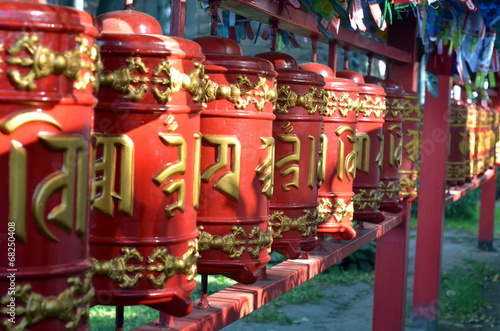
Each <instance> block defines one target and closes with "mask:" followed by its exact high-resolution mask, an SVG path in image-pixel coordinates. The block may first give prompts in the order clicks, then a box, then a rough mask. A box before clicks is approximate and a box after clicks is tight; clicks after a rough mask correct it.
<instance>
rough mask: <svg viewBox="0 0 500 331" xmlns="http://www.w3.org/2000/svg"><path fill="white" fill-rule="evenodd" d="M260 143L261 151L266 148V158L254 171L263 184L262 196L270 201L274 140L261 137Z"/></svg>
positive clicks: (272, 180) (272, 187)
mask: <svg viewBox="0 0 500 331" xmlns="http://www.w3.org/2000/svg"><path fill="white" fill-rule="evenodd" d="M260 140H261V141H262V146H261V147H260V148H261V149H264V148H267V157H266V158H265V159H264V161H262V162H261V163H259V165H258V166H257V168H255V171H256V172H257V174H258V175H259V176H260V177H259V181H260V183H261V184H263V185H264V186H263V188H262V194H264V195H265V196H266V197H267V198H268V199H271V197H272V195H273V189H274V150H275V148H274V147H275V145H274V138H273V137H261V138H260Z"/></svg>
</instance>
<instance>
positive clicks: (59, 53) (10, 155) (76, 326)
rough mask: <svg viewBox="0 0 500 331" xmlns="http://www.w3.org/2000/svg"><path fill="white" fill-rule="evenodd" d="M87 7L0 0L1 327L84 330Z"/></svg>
mask: <svg viewBox="0 0 500 331" xmlns="http://www.w3.org/2000/svg"><path fill="white" fill-rule="evenodd" d="M97 34H98V30H97V27H96V26H95V25H94V20H93V18H92V16H91V15H90V14H88V13H85V12H82V11H78V10H75V9H73V8H69V7H62V6H54V5H45V4H42V3H38V2H37V1H23V2H21V1H2V2H0V40H1V48H0V52H1V58H2V61H1V62H0V76H1V77H2V79H1V80H0V104H1V110H0V168H1V169H2V171H0V182H1V183H2V185H1V186H0V197H1V199H0V215H1V222H2V231H0V232H1V234H0V247H1V248H2V255H1V257H0V261H1V262H0V265H1V266H2V270H0V302H1V304H2V310H1V312H2V314H0V325H2V327H3V328H2V330H33V331H43V330H66V329H72V330H88V329H89V325H88V314H89V309H90V306H91V303H92V300H93V297H94V289H93V287H92V282H91V280H92V274H91V272H90V268H91V260H90V258H89V254H88V209H89V198H88V196H89V195H88V193H89V188H90V182H89V176H90V151H91V148H90V140H91V129H92V125H93V123H92V119H93V115H94V109H93V107H94V105H95V104H96V103H97V99H96V98H95V97H94V96H93V91H94V89H95V88H96V87H97V84H96V74H97V71H98V69H99V67H100V64H99V59H98V56H97V55H98V51H97V47H96V45H95V37H96V36H97Z"/></svg>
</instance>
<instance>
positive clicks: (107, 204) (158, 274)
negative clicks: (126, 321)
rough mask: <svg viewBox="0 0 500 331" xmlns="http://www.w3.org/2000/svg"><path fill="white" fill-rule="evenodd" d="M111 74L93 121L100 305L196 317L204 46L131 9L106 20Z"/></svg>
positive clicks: (105, 53) (93, 242)
mask: <svg viewBox="0 0 500 331" xmlns="http://www.w3.org/2000/svg"><path fill="white" fill-rule="evenodd" d="M98 23H99V25H100V27H101V31H102V34H101V36H100V38H99V40H98V43H99V45H100V47H101V51H100V54H101V57H102V61H103V66H104V70H103V72H102V74H101V76H100V89H99V94H98V98H99V103H98V105H97V106H96V115H95V122H94V134H93V137H92V138H93V145H94V158H93V161H94V177H93V185H92V194H91V197H92V211H91V230H90V254H91V256H92V257H93V258H94V259H95V262H94V265H93V268H92V270H93V273H94V278H93V283H94V286H95V288H96V303H97V304H101V305H118V306H124V305H137V304H145V305H149V306H151V307H153V308H155V309H158V310H160V311H162V312H165V313H168V314H170V315H173V316H182V315H186V314H188V313H189V312H190V311H191V310H192V306H193V305H192V302H191V299H190V297H189V295H190V294H191V292H192V290H193V289H194V288H195V287H196V282H195V281H194V277H195V276H196V260H197V258H198V257H199V255H198V244H197V237H198V231H197V228H196V208H197V205H198V189H199V187H198V186H199V184H198V182H199V168H198V164H199V149H200V144H201V140H200V139H201V138H200V112H201V110H202V109H203V107H202V103H201V100H202V97H203V95H204V87H205V86H206V82H207V79H206V77H205V74H204V69H203V65H202V61H203V60H204V55H203V54H202V53H201V48H200V46H199V45H198V44H196V43H194V42H192V41H189V40H185V39H182V38H175V37H168V36H163V35H162V31H161V27H160V25H159V23H158V22H157V21H156V20H155V19H154V18H153V17H151V16H149V15H147V14H144V13H140V12H136V11H133V10H122V11H116V12H110V13H106V14H103V15H101V16H99V17H98Z"/></svg>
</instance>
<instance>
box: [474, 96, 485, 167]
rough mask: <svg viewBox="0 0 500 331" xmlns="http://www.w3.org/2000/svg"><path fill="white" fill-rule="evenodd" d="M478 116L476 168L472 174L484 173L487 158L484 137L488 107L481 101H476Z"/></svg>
mask: <svg viewBox="0 0 500 331" xmlns="http://www.w3.org/2000/svg"><path fill="white" fill-rule="evenodd" d="M477 111H478V113H477V114H478V118H477V122H476V139H477V143H476V153H477V156H476V160H477V161H476V169H475V172H474V174H475V175H476V176H479V175H481V174H483V173H484V171H485V166H486V162H487V159H488V153H489V150H488V147H489V146H488V140H487V139H486V137H487V134H488V131H489V125H488V115H489V112H488V109H487V108H485V107H484V105H483V104H482V102H479V101H478V103H477Z"/></svg>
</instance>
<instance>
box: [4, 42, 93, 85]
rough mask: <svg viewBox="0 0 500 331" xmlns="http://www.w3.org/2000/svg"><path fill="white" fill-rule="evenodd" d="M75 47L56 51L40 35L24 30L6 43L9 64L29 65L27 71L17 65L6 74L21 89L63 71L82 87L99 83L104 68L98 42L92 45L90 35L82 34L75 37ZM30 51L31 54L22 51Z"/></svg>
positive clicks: (75, 83)
mask: <svg viewBox="0 0 500 331" xmlns="http://www.w3.org/2000/svg"><path fill="white" fill-rule="evenodd" d="M75 41H76V44H77V46H76V48H75V49H73V50H69V51H67V52H64V53H59V52H54V51H52V50H51V49H49V48H48V47H45V46H42V45H40V37H39V36H37V35H34V34H27V33H22V34H21V35H20V36H19V37H18V38H17V39H16V40H15V41H14V43H13V44H12V45H11V46H9V47H7V54H8V55H10V56H8V57H7V60H6V62H7V64H9V65H11V66H18V67H28V68H29V70H28V71H27V72H26V73H25V74H21V71H19V70H18V69H13V68H12V69H8V70H7V74H8V76H9V78H10V80H11V81H12V83H13V84H14V85H15V86H16V88H17V89H19V90H28V91H33V90H35V89H36V88H37V87H38V85H37V84H36V83H35V81H36V80H38V79H41V78H45V77H48V76H50V75H52V74H63V75H64V76H66V77H67V78H69V79H71V80H73V81H75V82H74V84H73V87H74V88H75V89H77V90H80V91H83V90H85V89H86V88H87V85H88V84H89V83H93V84H94V85H95V86H97V83H98V82H97V81H96V75H97V74H98V72H99V71H100V70H101V67H102V64H101V62H100V55H99V46H98V45H97V44H94V45H92V46H91V45H90V41H89V39H87V38H85V37H83V36H77V37H75ZM23 51H24V52H25V53H28V56H21V55H20V54H21V53H23Z"/></svg>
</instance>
